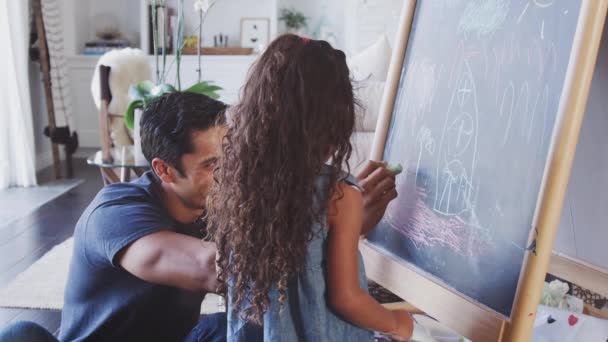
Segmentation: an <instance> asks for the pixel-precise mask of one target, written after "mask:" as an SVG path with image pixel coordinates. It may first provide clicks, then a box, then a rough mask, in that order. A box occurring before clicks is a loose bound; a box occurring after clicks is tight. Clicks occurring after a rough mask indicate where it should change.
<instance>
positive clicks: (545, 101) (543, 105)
mask: <svg viewBox="0 0 608 342" xmlns="http://www.w3.org/2000/svg"><path fill="white" fill-rule="evenodd" d="M539 104H540V108H539ZM548 110H549V85H548V84H545V87H544V89H543V91H542V93H540V94H538V96H537V97H536V101H534V107H533V109H532V113H530V124H529V125H528V136H527V137H526V142H528V143H530V139H531V138H532V131H533V128H534V119H535V117H536V113H537V112H538V111H540V112H541V113H542V116H543V118H544V117H546V115H547V111H548ZM541 145H542V144H541Z"/></svg>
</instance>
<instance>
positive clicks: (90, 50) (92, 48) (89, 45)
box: [84, 39, 130, 55]
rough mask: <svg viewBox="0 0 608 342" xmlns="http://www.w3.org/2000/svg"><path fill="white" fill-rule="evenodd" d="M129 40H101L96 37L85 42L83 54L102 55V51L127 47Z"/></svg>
mask: <svg viewBox="0 0 608 342" xmlns="http://www.w3.org/2000/svg"><path fill="white" fill-rule="evenodd" d="M129 46H130V44H129V41H128V40H126V39H112V40H103V39H97V40H92V41H89V42H86V43H85V47H84V54H85V55H103V54H104V53H106V52H108V51H110V50H114V49H122V48H126V47H129Z"/></svg>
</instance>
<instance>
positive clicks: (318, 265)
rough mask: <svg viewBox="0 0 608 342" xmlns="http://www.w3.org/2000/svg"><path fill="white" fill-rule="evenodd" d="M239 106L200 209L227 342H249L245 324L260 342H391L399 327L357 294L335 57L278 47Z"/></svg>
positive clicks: (353, 213) (310, 47)
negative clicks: (382, 337)
mask: <svg viewBox="0 0 608 342" xmlns="http://www.w3.org/2000/svg"><path fill="white" fill-rule="evenodd" d="M241 98H242V99H241V102H240V103H239V104H237V105H236V106H235V107H234V108H233V109H232V110H231V113H230V117H229V119H228V129H227V133H226V137H225V139H224V142H223V156H222V160H221V162H220V167H219V168H218V170H217V172H216V179H217V184H216V186H215V187H214V188H213V189H212V192H211V195H210V197H209V199H210V201H209V203H208V204H207V208H208V214H209V232H210V234H211V235H212V237H213V239H214V240H215V242H216V244H217V246H218V266H219V269H218V278H219V280H220V283H221V284H223V285H224V288H222V289H220V291H225V290H227V291H226V292H228V311H229V339H230V340H231V341H238V340H243V341H244V340H247V341H250V340H251V336H244V335H243V334H245V333H247V331H249V329H241V327H242V326H243V325H244V324H245V322H253V323H259V324H262V323H263V329H264V340H266V341H315V342H316V341H371V340H373V336H372V333H371V330H379V331H385V332H393V333H397V331H396V328H395V327H396V326H397V325H398V323H397V322H401V323H403V322H406V323H408V322H409V323H411V322H410V321H409V318H407V317H405V316H404V314H399V315H397V314H395V313H392V312H390V311H388V310H386V309H384V308H383V307H382V306H380V305H379V304H378V303H377V302H375V301H374V300H373V298H371V297H370V296H369V294H368V293H367V285H366V281H365V273H364V270H363V263H362V262H361V255H360V254H359V252H358V249H357V246H358V241H359V237H360V235H361V228H362V211H363V204H362V203H363V202H362V197H361V193H360V192H359V191H358V190H356V189H354V188H353V187H352V186H350V185H348V184H351V185H355V184H354V181H353V179H352V178H347V177H345V174H344V173H343V171H342V166H343V165H344V164H346V161H347V160H348V158H349V157H350V154H351V151H352V147H351V145H350V137H351V134H352V131H353V128H354V125H355V100H354V97H353V87H352V84H351V80H350V75H349V70H348V67H347V65H346V57H345V55H344V53H342V51H339V50H335V49H333V48H332V47H331V46H330V45H329V44H328V43H327V42H324V41H314V40H308V39H304V38H300V37H298V36H294V35H285V36H282V37H279V38H277V39H276V40H275V41H273V42H272V43H271V44H270V46H269V47H268V49H267V50H266V51H265V52H264V53H263V54H262V56H260V58H259V59H258V60H257V61H256V63H255V65H254V66H253V68H252V70H250V74H249V77H248V80H247V82H246V83H245V86H244V88H243V92H242V96H241ZM226 287H227V289H226ZM402 335H403V334H402Z"/></svg>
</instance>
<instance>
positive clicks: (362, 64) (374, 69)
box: [348, 33, 392, 81]
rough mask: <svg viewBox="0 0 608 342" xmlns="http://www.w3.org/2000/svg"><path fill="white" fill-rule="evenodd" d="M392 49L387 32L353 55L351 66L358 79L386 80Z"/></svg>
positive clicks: (352, 72)
mask: <svg viewBox="0 0 608 342" xmlns="http://www.w3.org/2000/svg"><path fill="white" fill-rule="evenodd" d="M391 55H392V49H391V47H390V44H389V42H388V37H387V36H386V33H384V34H382V35H381V36H380V37H379V39H378V40H377V41H376V42H375V43H374V44H372V45H371V46H370V47H368V48H367V49H365V50H363V51H361V52H359V53H358V54H357V55H355V56H353V57H352V58H351V59H350V61H349V63H348V64H349V68H350V71H351V74H352V76H353V77H354V79H355V80H356V81H363V80H370V81H386V75H387V74H388V68H389V65H390V63H391Z"/></svg>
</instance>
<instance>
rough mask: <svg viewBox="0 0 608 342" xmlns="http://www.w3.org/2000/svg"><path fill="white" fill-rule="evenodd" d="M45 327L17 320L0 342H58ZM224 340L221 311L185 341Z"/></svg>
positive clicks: (204, 319) (0, 332)
mask: <svg viewBox="0 0 608 342" xmlns="http://www.w3.org/2000/svg"><path fill="white" fill-rule="evenodd" d="M58 341H59V340H57V338H56V337H55V336H53V335H52V334H51V333H50V332H48V331H47V330H46V329H45V328H43V327H41V326H40V325H38V324H36V323H34V322H28V321H18V322H15V323H12V324H10V325H8V326H7V327H6V328H4V329H2V330H0V342H58ZM224 341H226V314H225V313H223V312H220V313H216V314H212V315H207V316H204V317H202V318H201V319H200V320H199V321H198V324H197V325H196V326H195V327H194V328H193V329H192V330H191V331H190V334H189V335H188V337H186V342H224Z"/></svg>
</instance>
